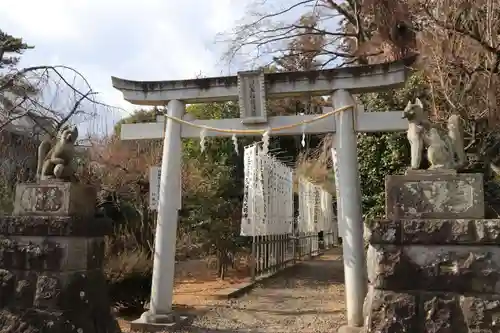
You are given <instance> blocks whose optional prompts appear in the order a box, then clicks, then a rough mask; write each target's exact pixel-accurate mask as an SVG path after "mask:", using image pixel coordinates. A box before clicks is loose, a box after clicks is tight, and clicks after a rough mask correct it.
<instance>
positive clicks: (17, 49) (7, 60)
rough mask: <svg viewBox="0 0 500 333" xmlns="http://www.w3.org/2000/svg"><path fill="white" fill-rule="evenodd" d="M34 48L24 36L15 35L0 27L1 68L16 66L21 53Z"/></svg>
mask: <svg viewBox="0 0 500 333" xmlns="http://www.w3.org/2000/svg"><path fill="white" fill-rule="evenodd" d="M32 48H33V46H30V45H28V44H26V43H25V42H24V41H23V39H22V38H18V37H13V36H11V35H9V34H7V33H5V32H3V31H2V30H1V29H0V69H1V68H5V67H14V66H15V65H16V64H17V63H18V61H19V55H20V54H22V53H23V52H24V51H25V50H28V49H32Z"/></svg>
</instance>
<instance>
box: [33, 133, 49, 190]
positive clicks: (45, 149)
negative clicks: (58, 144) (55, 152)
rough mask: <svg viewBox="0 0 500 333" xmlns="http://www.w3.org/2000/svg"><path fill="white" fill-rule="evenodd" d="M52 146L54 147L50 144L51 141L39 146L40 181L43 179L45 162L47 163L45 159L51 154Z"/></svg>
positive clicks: (38, 178) (38, 166)
mask: <svg viewBox="0 0 500 333" xmlns="http://www.w3.org/2000/svg"><path fill="white" fill-rule="evenodd" d="M51 146H52V145H51V144H50V141H47V140H44V141H42V142H41V143H40V146H38V161H37V167H36V178H37V180H40V179H41V177H42V169H43V162H44V161H45V158H46V157H47V154H48V153H49V151H50V149H51Z"/></svg>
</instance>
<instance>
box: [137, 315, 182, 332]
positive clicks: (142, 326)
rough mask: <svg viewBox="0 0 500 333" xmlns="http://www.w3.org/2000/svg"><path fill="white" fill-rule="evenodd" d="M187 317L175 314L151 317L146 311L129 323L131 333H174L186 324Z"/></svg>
mask: <svg viewBox="0 0 500 333" xmlns="http://www.w3.org/2000/svg"><path fill="white" fill-rule="evenodd" d="M188 319H189V318H188V317H187V316H181V315H178V314H175V313H171V314H167V315H164V314H162V315H152V314H150V313H149V312H148V311H146V312H144V313H143V314H142V315H141V317H140V318H139V319H137V320H134V321H133V322H131V323H130V330H131V331H133V332H174V331H178V330H179V329H181V328H182V327H184V326H186V325H187V324H188Z"/></svg>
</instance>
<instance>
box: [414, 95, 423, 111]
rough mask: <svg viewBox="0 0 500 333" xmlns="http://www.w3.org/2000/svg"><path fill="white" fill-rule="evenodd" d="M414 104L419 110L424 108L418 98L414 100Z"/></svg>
mask: <svg viewBox="0 0 500 333" xmlns="http://www.w3.org/2000/svg"><path fill="white" fill-rule="evenodd" d="M415 104H417V105H418V106H419V107H420V108H421V109H423V108H424V105H423V104H422V101H421V100H420V98H416V99H415Z"/></svg>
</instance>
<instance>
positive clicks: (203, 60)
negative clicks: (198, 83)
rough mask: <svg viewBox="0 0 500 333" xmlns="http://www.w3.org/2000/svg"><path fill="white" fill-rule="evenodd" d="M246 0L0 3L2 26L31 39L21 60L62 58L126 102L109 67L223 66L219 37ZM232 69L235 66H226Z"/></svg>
mask: <svg viewBox="0 0 500 333" xmlns="http://www.w3.org/2000/svg"><path fill="white" fill-rule="evenodd" d="M4 1H5V2H6V1H7V0H0V5H1V4H2V2H4ZM248 2H249V1H247V0H182V1H178V0H143V1H137V0H135V1H132V0H78V1H75V0H44V1H40V0H16V1H9V2H8V4H5V5H2V6H1V7H2V10H1V11H0V22H1V28H2V29H3V30H4V31H5V32H7V33H9V34H12V35H15V36H20V37H23V38H24V39H25V41H26V42H28V43H30V44H33V45H34V46H35V49H34V50H30V51H27V52H26V53H25V54H24V55H23V58H22V62H21V66H30V65H40V64H50V65H55V64H64V65H67V66H71V67H74V68H76V69H77V70H79V71H80V72H81V73H83V74H84V76H85V77H86V78H87V79H88V80H89V81H90V83H91V85H92V88H93V89H94V90H96V91H99V92H100V99H101V100H103V101H105V102H106V103H109V104H112V105H119V106H121V107H126V108H127V109H131V108H132V107H131V106H130V105H128V103H126V102H124V101H123V99H122V96H121V94H120V93H119V92H117V91H115V90H114V89H113V88H112V87H111V81H110V77H111V76H112V75H114V76H118V77H122V78H129V79H137V80H167V79H183V78H191V77H194V76H196V75H200V74H202V75H205V76H214V75H221V74H227V73H228V68H226V67H225V66H223V65H222V64H221V63H220V56H221V54H222V52H223V50H224V45H220V44H214V40H215V36H216V34H217V33H219V32H222V31H228V30H231V28H232V27H233V26H234V24H235V22H236V21H237V20H238V19H240V18H241V17H242V16H244V14H245V8H246V5H247V3H248ZM233 72H234V71H233Z"/></svg>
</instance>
